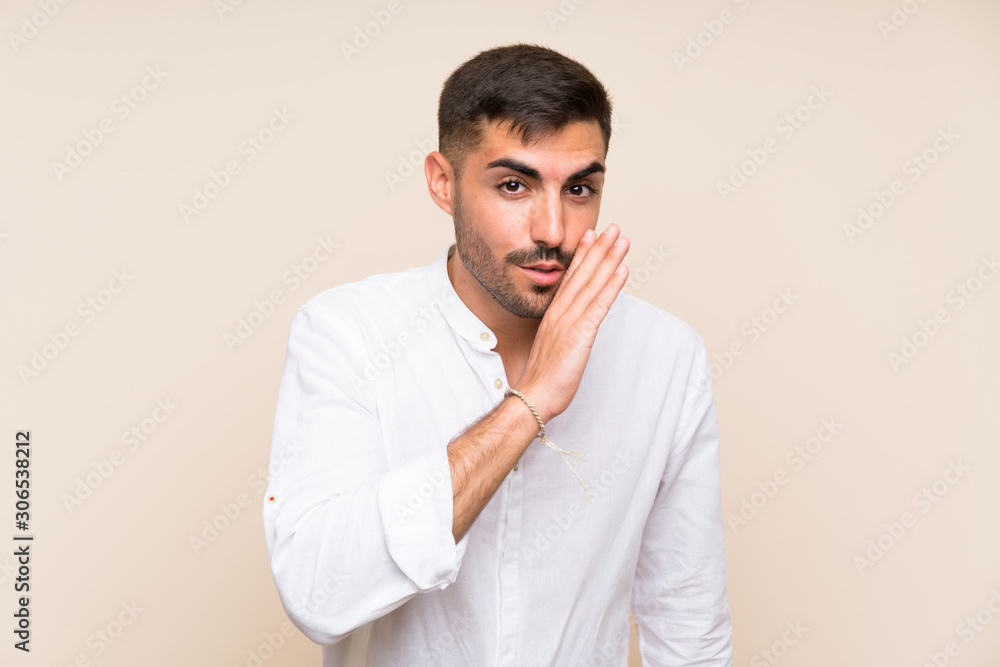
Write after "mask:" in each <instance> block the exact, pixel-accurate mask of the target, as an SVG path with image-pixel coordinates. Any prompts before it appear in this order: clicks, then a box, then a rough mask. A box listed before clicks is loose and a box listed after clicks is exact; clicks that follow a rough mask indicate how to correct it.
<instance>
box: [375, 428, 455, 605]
mask: <svg viewBox="0 0 1000 667" xmlns="http://www.w3.org/2000/svg"><path fill="white" fill-rule="evenodd" d="M378 504H379V512H380V513H381V515H382V525H383V527H384V529H385V543H386V546H387V548H388V550H389V554H390V555H391V556H392V559H393V560H394V561H395V562H396V565H397V566H399V569H400V570H402V571H403V574H405V575H406V576H407V577H409V578H410V580H411V581H413V583H414V584H415V585H416V586H417V588H419V589H420V590H421V591H428V590H436V589H441V588H445V587H446V586H448V585H449V584H451V583H453V582H454V581H455V578H456V577H457V576H458V568H459V566H460V565H461V563H462V556H463V555H464V554H465V547H466V544H467V543H468V536H469V533H468V532H467V533H466V534H465V535H464V536H462V539H461V540H459V541H458V544H456V543H455V537H454V535H452V524H453V522H454V512H455V500H454V497H453V494H452V485H451V466H450V465H449V464H448V449H447V447H441V448H438V449H436V450H435V451H433V452H431V453H429V454H425V455H424V456H421V457H418V458H416V459H414V460H412V461H410V462H408V463H405V464H403V465H400V466H396V467H393V468H392V469H390V470H389V471H387V472H386V473H384V474H383V475H382V478H381V480H380V482H379V489H378ZM470 532H471V531H470Z"/></svg>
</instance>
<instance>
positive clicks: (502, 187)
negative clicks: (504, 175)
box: [497, 178, 524, 195]
mask: <svg viewBox="0 0 1000 667" xmlns="http://www.w3.org/2000/svg"><path fill="white" fill-rule="evenodd" d="M511 185H513V186H517V185H524V183H522V182H521V181H519V180H518V179H516V178H508V179H507V180H505V181H504V182H503V183H500V184H499V185H497V190H500V191H501V192H505V193H507V194H510V195H516V194H518V191H517V188H516V187H515V188H514V189H513V190H511V189H508V186H511Z"/></svg>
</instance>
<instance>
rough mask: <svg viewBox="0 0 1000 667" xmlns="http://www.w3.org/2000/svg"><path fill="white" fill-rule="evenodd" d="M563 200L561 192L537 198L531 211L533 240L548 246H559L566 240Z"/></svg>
mask: <svg viewBox="0 0 1000 667" xmlns="http://www.w3.org/2000/svg"><path fill="white" fill-rule="evenodd" d="M564 214H565V211H564V208H563V200H562V197H561V196H560V193H555V194H552V193H547V194H545V195H543V196H540V197H537V198H536V199H535V206H533V207H532V211H531V240H532V241H534V242H535V243H536V244H537V245H544V246H545V247H547V248H558V247H560V246H561V245H562V244H563V242H564V241H565V240H566V224H565V221H564V219H563V217H564Z"/></svg>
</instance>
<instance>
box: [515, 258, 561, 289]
mask: <svg viewBox="0 0 1000 667" xmlns="http://www.w3.org/2000/svg"><path fill="white" fill-rule="evenodd" d="M519 268H520V269H521V270H522V271H524V272H525V273H526V274H527V275H528V277H529V278H531V279H532V280H533V281H534V282H535V283H537V284H539V285H554V284H555V283H556V282H557V281H558V280H559V278H560V277H561V276H562V274H563V268H562V266H560V265H559V264H556V263H551V264H532V265H531V266H522V267H519Z"/></svg>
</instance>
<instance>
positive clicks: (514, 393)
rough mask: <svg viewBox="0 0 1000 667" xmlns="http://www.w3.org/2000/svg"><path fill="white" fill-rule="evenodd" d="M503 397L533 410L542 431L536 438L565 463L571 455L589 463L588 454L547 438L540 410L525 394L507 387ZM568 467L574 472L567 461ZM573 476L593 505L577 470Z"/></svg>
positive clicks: (532, 412)
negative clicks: (565, 447)
mask: <svg viewBox="0 0 1000 667" xmlns="http://www.w3.org/2000/svg"><path fill="white" fill-rule="evenodd" d="M503 395H504V398H507V397H508V396H517V397H518V398H520V399H521V400H522V401H524V403H525V405H527V406H528V409H529V410H531V414H533V415H535V419H536V420H537V421H538V426H539V428H541V431H539V432H538V435H537V436H535V437H537V438H538V439H539V441H541V442H544V443H545V444H546V445H548V446H549V447H551V448H552V449H554V450H556V451H557V452H559V455H560V456H562V459H563V461H566V454H569V455H570V456H572V457H575V458H577V459H580V460H581V461H584V462H586V461H587V455H586V454H581V453H580V452H574V451H570V450H568V449H563V448H561V447H559V446H558V445H556V443H554V442H552V441H551V440H549V439H548V438H547V437H545V424H544V423H543V422H542V418H541V417H539V416H538V410H536V409H535V406H533V405H532V404H531V401H529V400H528V399H527V398H526V397H525V395H524V394H522V393H521V392H519V391H518V390H517V389H513V388H511V387H507V391H505V392H504V394H503ZM566 465H568V466H569V469H570V470H573V466H572V465H570V462H569V461H566ZM573 474H574V475H576V478H577V479H578V480H580V486H582V487H583V492H584V493H586V494H587V500H588V501H590V502H591V503H592V502H594V501H593V500H591V498H590V493H589V492H588V491H587V486H586V485H585V484H584V483H583V480H582V479H580V475H577V472H576V471H575V470H573Z"/></svg>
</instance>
